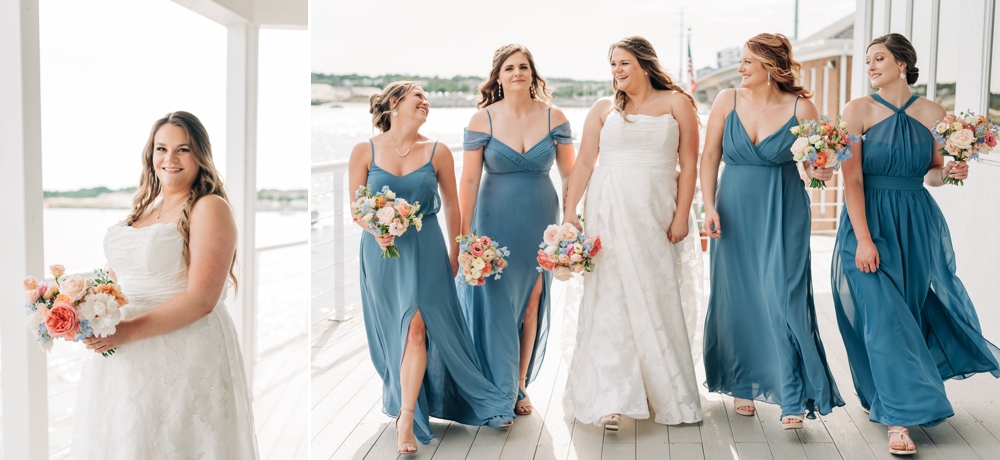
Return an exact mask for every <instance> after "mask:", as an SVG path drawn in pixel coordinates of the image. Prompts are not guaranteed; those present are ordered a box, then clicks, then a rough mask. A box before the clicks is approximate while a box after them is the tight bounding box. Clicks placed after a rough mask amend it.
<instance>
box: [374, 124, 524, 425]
mask: <svg viewBox="0 0 1000 460" xmlns="http://www.w3.org/2000/svg"><path fill="white" fill-rule="evenodd" d="M436 149H437V143H436V142H435V143H434V150H436ZM434 150H432V151H431V159H430V160H428V161H427V163H426V164H424V165H423V166H421V167H420V168H419V169H417V170H416V171H413V172H411V173H409V174H406V175H404V176H402V177H397V176H395V175H393V174H391V173H389V172H387V171H385V170H383V169H382V168H380V167H378V165H377V164H376V163H375V145H374V143H372V163H371V167H370V169H369V170H368V185H369V187H370V188H371V189H373V190H381V189H382V187H383V186H386V185H387V186H389V189H390V190H392V191H393V192H395V193H396V196H398V197H401V198H404V199H406V200H407V201H409V202H410V203H413V202H420V206H421V210H420V211H421V212H422V213H423V214H424V219H423V229H422V230H421V231H419V232H418V231H416V229H414V228H411V229H409V230H408V231H407V232H406V233H404V234H403V235H402V236H399V237H397V238H396V239H395V245H396V248H397V249H399V254H400V258H399V259H382V258H381V254H382V249H381V248H380V247H379V245H378V243H377V242H376V241H375V237H374V236H372V235H371V234H369V233H367V232H365V234H364V235H363V236H362V238H361V253H360V257H359V259H360V261H361V273H360V284H361V305H362V308H363V311H364V319H365V332H366V333H367V335H368V349H369V351H370V353H371V358H372V364H374V365H375V370H376V371H378V374H379V376H380V377H382V385H383V386H382V410H383V412H385V413H386V414H387V415H390V416H393V417H395V416H396V415H397V414H398V413H399V409H400V403H401V401H400V398H401V394H400V391H401V390H400V380H399V376H400V374H399V372H400V371H399V367H400V364H401V363H402V360H403V350H404V347H405V346H406V335H407V332H408V330H409V326H410V320H411V319H413V315H414V314H415V313H416V312H417V310H419V311H420V315H421V316H422V317H423V319H424V324H425V325H426V327H427V341H426V343H427V370H426V372H425V374H424V381H423V385H422V386H421V388H420V395H419V397H418V398H417V405H416V407H415V408H414V409H415V410H414V418H413V431H414V434H415V436H416V438H417V440H419V441H420V442H422V443H424V444H426V443H428V442H430V440H431V439H433V438H434V433H432V432H431V428H430V421H429V420H428V417H429V416H433V417H437V418H442V419H448V420H454V421H456V422H459V423H463V424H466V425H489V426H492V427H496V426H499V425H501V424H503V423H506V422H509V421H511V420H513V418H514V411H513V407H512V405H511V404H509V402H508V398H507V396H506V394H505V393H504V392H503V391H501V390H500V389H498V388H497V387H496V386H495V385H494V384H493V383H492V382H490V381H489V380H487V379H486V378H485V377H483V371H482V368H481V367H480V365H479V358H478V357H477V356H476V352H475V350H474V349H473V346H472V336H471V334H469V328H468V326H467V325H466V322H465V319H464V318H463V317H462V310H461V306H460V305H459V302H458V296H457V293H456V291H455V283H454V282H453V280H452V276H451V263H450V262H449V261H448V249H447V247H446V246H445V240H444V234H443V233H442V231H441V227H440V226H439V225H438V219H437V213H438V211H439V210H440V208H441V199H440V196H439V195H438V182H437V171H435V169H434V164H433V160H434Z"/></svg>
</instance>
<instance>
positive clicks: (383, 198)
mask: <svg viewBox="0 0 1000 460" xmlns="http://www.w3.org/2000/svg"><path fill="white" fill-rule="evenodd" d="M419 211H420V202H418V201H414V202H413V204H410V203H407V202H406V200H404V199H402V198H397V197H396V194H395V193H393V191H392V190H389V186H388V185H386V186H384V187H382V191H381V192H378V193H372V190H371V188H369V186H367V185H362V186H361V187H358V191H356V192H354V201H353V202H351V214H353V215H354V221H355V222H357V221H363V222H364V223H365V224H367V225H368V229H369V230H371V231H372V232H373V233H375V234H377V235H384V234H386V233H388V234H390V235H392V236H402V235H403V234H404V233H406V230H407V229H409V228H410V226H411V225H412V226H414V227H416V229H417V231H418V232H419V231H420V229H421V228H423V226H424V222H423V218H424V215H423V214H417V212H419ZM382 258H383V259H385V258H389V259H398V258H399V250H397V249H396V245H392V246H389V247H387V248H385V249H384V250H383V251H382Z"/></svg>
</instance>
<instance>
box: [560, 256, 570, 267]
mask: <svg viewBox="0 0 1000 460" xmlns="http://www.w3.org/2000/svg"><path fill="white" fill-rule="evenodd" d="M559 264H560V265H569V256H568V255H566V254H559Z"/></svg>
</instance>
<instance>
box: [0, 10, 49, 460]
mask: <svg viewBox="0 0 1000 460" xmlns="http://www.w3.org/2000/svg"><path fill="white" fill-rule="evenodd" d="M38 50H39V43H38V0H17V1H3V2H0V139H2V145H0V151H2V154H3V167H0V197H3V199H2V200H0V215H2V216H4V218H3V219H0V305H2V308H0V339H2V347H0V349H2V356H0V359H2V360H3V366H2V367H3V373H2V377H0V378H2V379H3V421H4V423H3V458H7V459H28V460H41V459H45V458H48V450H49V437H48V385H47V381H46V377H45V354H44V352H43V351H42V350H41V348H39V347H38V344H36V343H35V340H34V337H32V336H31V335H30V333H29V332H28V330H27V329H26V328H25V327H24V317H25V310H24V308H20V307H18V305H24V288H23V287H21V280H22V279H24V277H25V276H26V275H28V274H31V275H34V276H35V277H37V278H41V277H42V275H43V274H44V273H43V272H42V270H43V267H42V264H43V262H42V253H43V250H44V245H43V237H42V119H41V92H40V90H39V74H40V72H39V58H38Z"/></svg>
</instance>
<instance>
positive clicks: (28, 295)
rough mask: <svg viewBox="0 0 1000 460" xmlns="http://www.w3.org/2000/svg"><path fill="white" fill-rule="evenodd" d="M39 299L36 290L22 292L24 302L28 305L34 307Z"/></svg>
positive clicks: (39, 295)
mask: <svg viewBox="0 0 1000 460" xmlns="http://www.w3.org/2000/svg"><path fill="white" fill-rule="evenodd" d="M39 297H41V294H39V293H38V289H32V290H30V291H24V301H25V302H27V303H28V305H34V304H35V302H38V298H39Z"/></svg>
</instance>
